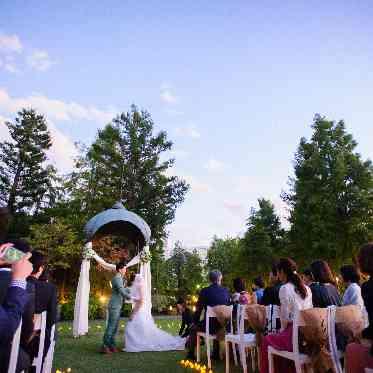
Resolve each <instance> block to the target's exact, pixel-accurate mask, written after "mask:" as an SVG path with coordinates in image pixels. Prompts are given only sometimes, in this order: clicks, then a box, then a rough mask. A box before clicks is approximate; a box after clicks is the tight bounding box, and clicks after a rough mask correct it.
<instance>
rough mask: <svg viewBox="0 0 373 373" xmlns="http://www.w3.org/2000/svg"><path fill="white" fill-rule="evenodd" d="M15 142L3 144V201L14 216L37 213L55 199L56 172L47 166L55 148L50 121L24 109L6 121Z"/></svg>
mask: <svg viewBox="0 0 373 373" xmlns="http://www.w3.org/2000/svg"><path fill="white" fill-rule="evenodd" d="M5 124H6V126H7V127H8V129H9V133H10V136H11V138H12V141H4V142H3V143H0V201H2V202H3V203H5V204H6V205H7V206H8V208H9V209H10V211H11V212H12V213H15V212H24V213H32V214H37V213H38V212H39V211H40V210H41V209H43V208H45V207H48V206H50V204H51V203H52V202H53V201H54V200H55V197H56V189H55V188H54V185H53V184H54V181H55V180H56V170H55V169H54V167H52V166H51V165H48V164H46V161H47V155H46V151H47V150H48V149H49V148H50V147H51V145H52V142H51V137H50V133H49V132H48V128H47V122H46V120H45V118H44V117H43V116H42V115H39V114H37V113H36V112H35V110H32V109H30V110H26V109H22V110H21V111H20V112H19V113H18V116H17V117H16V119H15V121H14V123H11V122H6V123H5Z"/></svg>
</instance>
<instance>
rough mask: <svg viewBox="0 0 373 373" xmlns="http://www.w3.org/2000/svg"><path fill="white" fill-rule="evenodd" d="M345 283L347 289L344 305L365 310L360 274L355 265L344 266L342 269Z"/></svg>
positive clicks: (343, 299)
mask: <svg viewBox="0 0 373 373" xmlns="http://www.w3.org/2000/svg"><path fill="white" fill-rule="evenodd" d="M340 272H341V275H342V279H343V282H344V283H345V284H346V286H347V288H346V290H345V292H344V294H343V298H342V305H343V306H348V305H349V304H354V305H356V306H359V307H360V309H361V310H362V311H363V310H365V307H364V301H363V297H362V296H361V288H360V285H359V284H360V274H359V272H358V271H357V269H356V268H355V267H354V266H353V265H344V266H342V267H341V269H340Z"/></svg>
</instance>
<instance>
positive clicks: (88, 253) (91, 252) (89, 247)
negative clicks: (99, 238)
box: [83, 244, 96, 259]
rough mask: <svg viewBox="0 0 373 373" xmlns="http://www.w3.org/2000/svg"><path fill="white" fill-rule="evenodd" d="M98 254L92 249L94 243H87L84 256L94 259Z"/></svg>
mask: <svg viewBox="0 0 373 373" xmlns="http://www.w3.org/2000/svg"><path fill="white" fill-rule="evenodd" d="M95 255H96V253H95V251H94V250H93V249H92V245H88V244H87V245H85V246H84V249H83V258H84V259H92V258H93V257H94V256H95Z"/></svg>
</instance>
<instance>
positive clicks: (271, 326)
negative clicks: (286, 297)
mask: <svg viewBox="0 0 373 373" xmlns="http://www.w3.org/2000/svg"><path fill="white" fill-rule="evenodd" d="M266 319H267V320H266V327H267V333H268V334H273V333H277V332H278V328H277V325H278V323H277V321H278V320H280V307H279V306H277V305H275V304H270V305H268V306H266Z"/></svg>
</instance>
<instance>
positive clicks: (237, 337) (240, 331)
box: [225, 305, 257, 373]
mask: <svg viewBox="0 0 373 373" xmlns="http://www.w3.org/2000/svg"><path fill="white" fill-rule="evenodd" d="M247 319H248V318H247V315H246V307H245V306H242V305H238V307H237V334H233V333H229V334H227V335H226V336H225V372H226V373H229V364H230V361H229V344H231V345H232V349H233V354H234V357H235V364H236V365H237V362H236V359H237V358H236V356H235V355H236V345H237V346H238V347H239V351H240V360H241V364H242V367H243V371H244V373H247V363H246V349H247V348H249V349H250V353H251V365H252V369H253V372H254V371H255V350H256V347H257V346H256V337H255V334H254V333H247V334H245V320H247Z"/></svg>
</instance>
